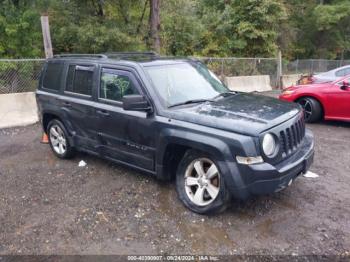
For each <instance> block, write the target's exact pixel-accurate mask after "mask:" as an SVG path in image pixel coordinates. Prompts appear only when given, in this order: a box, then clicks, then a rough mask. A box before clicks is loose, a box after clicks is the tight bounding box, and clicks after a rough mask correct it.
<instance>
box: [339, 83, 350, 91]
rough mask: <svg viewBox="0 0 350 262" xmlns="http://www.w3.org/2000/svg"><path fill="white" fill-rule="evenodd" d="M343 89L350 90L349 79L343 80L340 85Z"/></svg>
mask: <svg viewBox="0 0 350 262" xmlns="http://www.w3.org/2000/svg"><path fill="white" fill-rule="evenodd" d="M340 88H341V89H342V90H349V88H350V84H349V82H348V81H343V83H342V85H341V87H340Z"/></svg>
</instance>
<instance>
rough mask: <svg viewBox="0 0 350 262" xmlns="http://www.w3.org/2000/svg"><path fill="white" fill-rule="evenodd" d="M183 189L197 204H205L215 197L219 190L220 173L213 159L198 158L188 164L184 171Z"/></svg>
mask: <svg viewBox="0 0 350 262" xmlns="http://www.w3.org/2000/svg"><path fill="white" fill-rule="evenodd" d="M185 191H186V194H187V196H188V198H189V199H190V200H191V201H192V203H193V204H195V205H197V206H207V205H209V204H210V203H212V202H213V201H214V200H215V199H216V197H217V196H218V194H219V192H220V173H219V170H218V168H217V166H216V165H215V164H214V163H213V161H211V160H210V159H208V158H200V159H195V160H194V161H192V162H191V163H190V164H189V165H188V167H187V169H186V172H185Z"/></svg>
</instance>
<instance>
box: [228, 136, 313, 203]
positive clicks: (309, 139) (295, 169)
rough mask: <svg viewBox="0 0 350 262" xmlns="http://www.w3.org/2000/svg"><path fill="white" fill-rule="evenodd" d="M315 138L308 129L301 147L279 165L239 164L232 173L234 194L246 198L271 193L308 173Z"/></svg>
mask: <svg viewBox="0 0 350 262" xmlns="http://www.w3.org/2000/svg"><path fill="white" fill-rule="evenodd" d="M313 158H314V138H313V135H312V133H311V131H309V130H306V134H305V137H304V141H303V143H302V144H301V146H300V148H299V149H298V150H297V151H296V152H295V153H294V154H293V155H292V156H290V157H289V158H288V159H285V160H284V161H282V162H281V163H279V164H277V165H274V166H273V165H271V164H269V163H261V164H255V165H237V168H235V171H236V172H237V171H238V173H239V175H237V174H232V176H233V180H234V185H235V186H234V188H232V194H233V195H234V197H236V198H240V199H245V198H247V197H249V196H250V195H258V194H269V193H273V192H277V191H280V190H282V189H284V188H285V187H287V186H288V185H289V184H290V183H291V181H293V180H294V179H295V178H297V177H298V176H299V175H300V174H303V173H306V171H307V170H308V169H309V168H310V166H311V164H312V163H313Z"/></svg>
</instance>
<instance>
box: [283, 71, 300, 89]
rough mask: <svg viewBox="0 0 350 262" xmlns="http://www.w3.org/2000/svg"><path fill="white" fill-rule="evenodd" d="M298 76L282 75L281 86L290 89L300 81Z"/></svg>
mask: <svg viewBox="0 0 350 262" xmlns="http://www.w3.org/2000/svg"><path fill="white" fill-rule="evenodd" d="M300 77H301V75H300V74H295V75H283V76H282V86H283V88H286V87H290V86H292V85H296V83H297V81H298V80H299V79H300Z"/></svg>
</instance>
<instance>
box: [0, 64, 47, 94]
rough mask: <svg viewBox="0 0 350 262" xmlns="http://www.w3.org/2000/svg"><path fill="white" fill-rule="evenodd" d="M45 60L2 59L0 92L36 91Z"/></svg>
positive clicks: (0, 65)
mask: <svg viewBox="0 0 350 262" xmlns="http://www.w3.org/2000/svg"><path fill="white" fill-rule="evenodd" d="M44 62H45V59H0V94H7V93H20V92H30V91H34V90H35V89H36V88H37V84H38V79H39V76H40V71H41V68H42V67H43V64H44Z"/></svg>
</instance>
